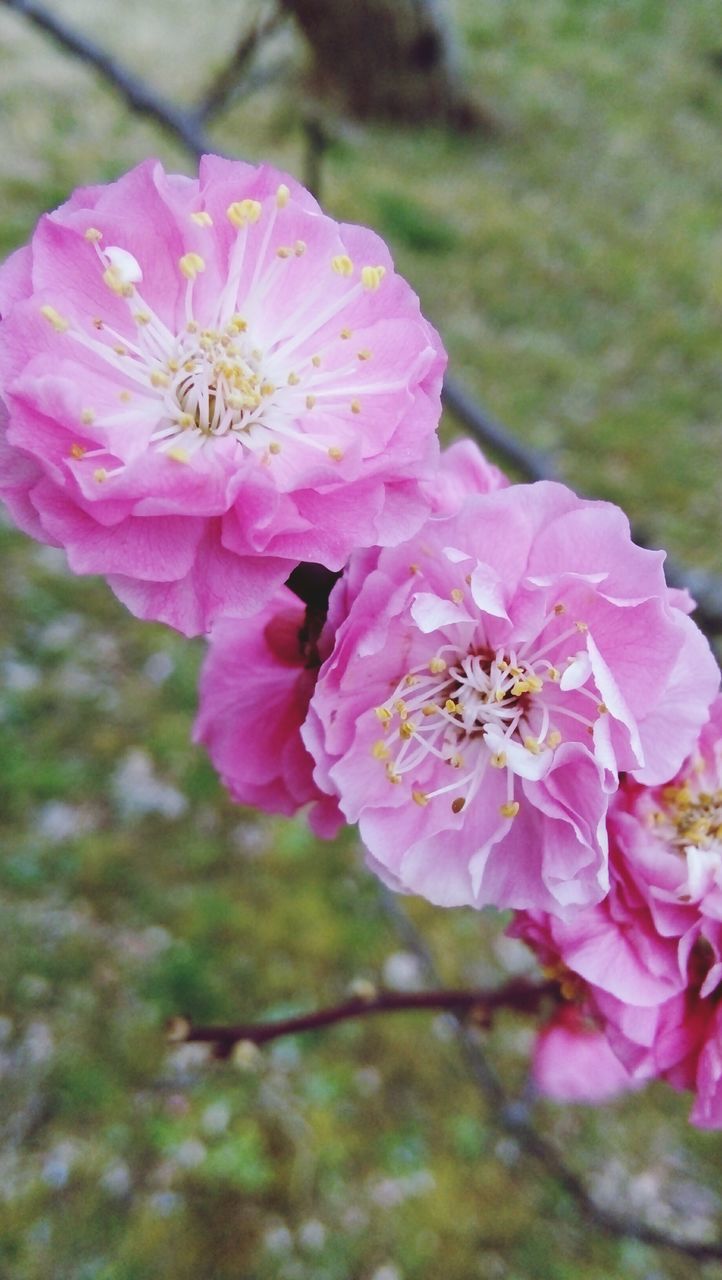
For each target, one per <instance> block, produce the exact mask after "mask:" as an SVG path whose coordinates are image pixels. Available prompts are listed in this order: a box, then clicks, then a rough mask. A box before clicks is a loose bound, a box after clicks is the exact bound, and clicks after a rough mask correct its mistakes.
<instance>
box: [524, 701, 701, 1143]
mask: <svg viewBox="0 0 722 1280" xmlns="http://www.w3.org/2000/svg"><path fill="white" fill-rule="evenodd" d="M609 831H610V840H611V849H610V878H611V887H610V892H609V894H608V896H607V898H605V900H604V902H602V903H600V904H599V905H597V906H594V907H591V908H587V909H585V910H584V911H581V912H579V913H578V914H577V916H576V917H575V918H574V920H573V921H570V922H565V921H560V920H557V919H554V918H553V917H552V916H550V915H547V914H545V913H543V912H527V913H521V914H520V915H519V916H518V917H517V919H516V920H515V921H514V923H513V925H512V927H511V929H510V932H511V933H513V934H514V935H516V936H518V937H522V938H524V939H525V941H527V942H528V943H529V944H530V945H531V947H532V948H533V950H534V951H535V953H536V954H537V956H538V957H539V959H540V961H541V963H542V964H543V965H545V966H546V968H547V970H548V971H550V972H552V973H556V974H557V975H558V976H559V978H560V981H561V989H562V993H563V994H565V995H566V996H568V997H569V998H570V999H572V1000H574V1001H575V1003H576V1005H577V1007H578V1008H579V1009H581V1010H584V1011H585V1013H586V1014H587V1015H588V1016H589V1017H591V1018H593V1020H594V1021H595V1023H596V1025H597V1027H598V1028H599V1030H600V1032H601V1033H603V1034H604V1036H605V1038H606V1042H607V1044H608V1045H609V1046H610V1047H611V1049H612V1050H613V1051H614V1053H615V1055H616V1056H617V1057H618V1059H619V1060H620V1061H621V1062H622V1064H623V1065H624V1068H625V1069H626V1071H627V1072H628V1073H629V1074H630V1076H631V1077H633V1078H634V1079H639V1080H645V1079H652V1078H656V1077H661V1078H662V1079H664V1080H667V1081H668V1082H669V1083H670V1084H672V1085H673V1086H674V1087H675V1088H678V1089H692V1090H694V1092H695V1095H696V1097H695V1104H694V1108H693V1111H692V1120H693V1121H694V1123H696V1124H698V1125H701V1126H703V1127H709V1128H722V1024H721V1021H720V1007H721V1006H720V994H721V993H722V911H721V910H720V906H721V904H722V898H721V896H720V886H721V884H722V699H720V698H718V699H717V701H716V702H715V704H714V706H713V709H712V717H711V720H710V722H709V724H707V725H705V727H704V728H703V730H702V732H701V734H700V737H699V741H698V743H697V745H696V746H695V749H694V750H693V751H692V753H691V754H690V756H689V757H688V759H687V760H686V761H685V762H684V764H683V765H682V768H681V769H680V770H679V772H678V774H677V776H676V777H675V778H674V780H673V781H672V782H671V783H668V784H666V785H664V786H658V787H640V786H639V785H637V784H635V783H632V782H625V783H624V784H623V786H622V787H621V789H620V791H619V793H618V795H617V796H616V797H615V799H614V801H613V804H612V806H611V809H610V815H609Z"/></svg>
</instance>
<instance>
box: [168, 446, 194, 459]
mask: <svg viewBox="0 0 722 1280" xmlns="http://www.w3.org/2000/svg"><path fill="white" fill-rule="evenodd" d="M166 457H167V458H170V459H171V461H172V462H188V460H189V455H188V454H187V452H186V450H185V449H181V448H180V446H177V447H176V448H175V449H169V450H168V452H167V454H166Z"/></svg>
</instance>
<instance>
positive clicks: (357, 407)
mask: <svg viewBox="0 0 722 1280" xmlns="http://www.w3.org/2000/svg"><path fill="white" fill-rule="evenodd" d="M351 412H352V413H360V412H361V401H360V400H352V401H351Z"/></svg>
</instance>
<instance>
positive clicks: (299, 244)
mask: <svg viewBox="0 0 722 1280" xmlns="http://www.w3.org/2000/svg"><path fill="white" fill-rule="evenodd" d="M307 248H308V245H307V244H306V241H305V240H297V241H296V243H295V244H294V246H293V252H294V253H295V255H296V257H297V258H302V257H303V255H304V253H305V252H306V249H307Z"/></svg>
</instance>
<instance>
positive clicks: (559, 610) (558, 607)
mask: <svg viewBox="0 0 722 1280" xmlns="http://www.w3.org/2000/svg"><path fill="white" fill-rule="evenodd" d="M566 611H567V606H566V605H565V604H555V605H554V612H555V613H556V615H557V617H560V616H561V614H563V613H566Z"/></svg>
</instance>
